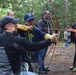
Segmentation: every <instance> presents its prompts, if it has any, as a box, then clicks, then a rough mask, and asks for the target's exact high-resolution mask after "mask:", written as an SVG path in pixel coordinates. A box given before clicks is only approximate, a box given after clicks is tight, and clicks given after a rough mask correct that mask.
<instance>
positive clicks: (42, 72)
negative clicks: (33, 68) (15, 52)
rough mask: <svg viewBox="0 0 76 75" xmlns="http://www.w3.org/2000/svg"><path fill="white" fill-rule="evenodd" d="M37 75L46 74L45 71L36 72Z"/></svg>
mask: <svg viewBox="0 0 76 75" xmlns="http://www.w3.org/2000/svg"><path fill="white" fill-rule="evenodd" d="M38 74H47V71H38Z"/></svg>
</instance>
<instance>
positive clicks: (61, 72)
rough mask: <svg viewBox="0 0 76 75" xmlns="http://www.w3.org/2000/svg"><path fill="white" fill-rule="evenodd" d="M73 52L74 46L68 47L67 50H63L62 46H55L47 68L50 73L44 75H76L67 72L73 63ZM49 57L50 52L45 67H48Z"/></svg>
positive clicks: (75, 74)
mask: <svg viewBox="0 0 76 75" xmlns="http://www.w3.org/2000/svg"><path fill="white" fill-rule="evenodd" d="M74 52H75V47H74V45H73V46H69V48H68V49H64V48H63V47H62V46H57V47H56V50H55V54H54V57H53V60H52V62H51V64H50V67H49V69H50V72H48V73H47V74H46V75H76V72H72V71H70V70H69V68H70V66H71V65H72V62H73V57H74ZM51 55H52V52H51V53H50V55H49V57H48V58H47V59H46V61H45V64H46V66H47V65H48V62H49V60H50V58H51Z"/></svg>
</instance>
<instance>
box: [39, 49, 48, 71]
mask: <svg viewBox="0 0 76 75" xmlns="http://www.w3.org/2000/svg"><path fill="white" fill-rule="evenodd" d="M46 53H47V48H44V49H43V50H40V51H38V66H39V65H40V64H41V62H42V61H43V60H44V58H45V56H46ZM44 68H45V67H44V62H43V63H42V64H41V66H40V67H39V68H38V70H39V71H41V70H44Z"/></svg>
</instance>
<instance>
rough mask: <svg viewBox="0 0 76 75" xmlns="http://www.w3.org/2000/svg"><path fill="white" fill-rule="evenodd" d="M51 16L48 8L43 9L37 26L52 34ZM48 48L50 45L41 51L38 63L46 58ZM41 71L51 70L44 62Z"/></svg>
mask: <svg viewBox="0 0 76 75" xmlns="http://www.w3.org/2000/svg"><path fill="white" fill-rule="evenodd" d="M49 18H50V12H49V11H48V10H45V11H43V12H42V17H41V19H40V20H39V21H38V22H37V27H38V28H40V29H41V30H42V31H43V32H45V33H49V34H52V33H51V26H50V22H49ZM42 40H43V39H42ZM47 48H48V47H46V48H44V49H43V50H40V51H39V55H38V65H39V64H40V63H41V62H42V60H43V59H44V58H45V56H46V53H47ZM39 71H50V70H48V69H47V68H45V66H44V62H43V63H42V65H41V66H40V67H39Z"/></svg>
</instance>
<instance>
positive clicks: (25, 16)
mask: <svg viewBox="0 0 76 75" xmlns="http://www.w3.org/2000/svg"><path fill="white" fill-rule="evenodd" d="M31 19H35V17H34V15H33V14H32V13H30V12H29V13H26V14H25V15H24V21H25V22H28V21H29V20H31Z"/></svg>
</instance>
